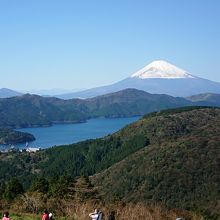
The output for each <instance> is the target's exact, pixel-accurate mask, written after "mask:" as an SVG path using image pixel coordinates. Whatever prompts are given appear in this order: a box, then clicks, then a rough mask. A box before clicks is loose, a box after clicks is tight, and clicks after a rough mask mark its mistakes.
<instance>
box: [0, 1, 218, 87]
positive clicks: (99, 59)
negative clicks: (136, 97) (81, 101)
mask: <svg viewBox="0 0 220 220" xmlns="http://www.w3.org/2000/svg"><path fill="white" fill-rule="evenodd" d="M219 8H220V2H219V1H218V0H212V1H199V0H195V1H190V0H186V1H175V0H167V1H163V0H156V1H144V0H137V1H131V0H121V1H117V0H112V1H109V2H107V1H101V0H96V1H89V0H84V1H80V2H76V1H70V0H64V1H58V0H53V1H52V0H48V1H43V0H39V1H28V0H20V1H15V0H9V1H1V2H0V30H1V35H0V60H1V65H0V77H1V81H0V88H2V87H6V88H10V89H15V90H22V91H23V90H32V89H53V88H62V89H78V88H92V87H96V86H102V85H107V84H111V83H114V82H117V81H119V80H122V79H124V78H126V77H128V76H130V75H132V74H133V73H135V72H136V71H137V70H139V69H141V68H142V67H144V66H146V65H147V64H149V63H150V62H152V61H153V60H158V59H162V60H167V61H168V62H171V63H173V64H175V65H176V66H178V67H180V68H183V69H184V70H187V71H189V72H190V73H192V74H194V75H196V76H199V77H202V78H206V79H210V80H213V81H220V74H219V69H220V68H219V61H220V26H219V21H220V14H219Z"/></svg>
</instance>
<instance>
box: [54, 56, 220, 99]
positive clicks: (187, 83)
mask: <svg viewBox="0 0 220 220" xmlns="http://www.w3.org/2000/svg"><path fill="white" fill-rule="evenodd" d="M126 88H135V89H139V90H143V91H146V92H149V93H153V94H168V95H171V96H175V97H176V96H180V97H187V96H191V95H195V94H200V93H220V83H219V82H213V81H210V80H207V79H203V78H199V77H197V76H194V75H192V74H190V73H188V72H187V71H185V70H182V69H180V68H178V67H176V66H174V65H172V64H170V63H168V62H166V61H162V60H159V61H154V62H152V63H150V64H149V65H147V66H145V67H144V68H143V69H141V70H139V71H137V72H136V73H134V74H132V75H131V76H130V77H128V78H126V79H124V80H121V81H119V82H117V83H114V84H112V85H108V86H102V87H97V88H92V89H88V90H84V91H80V92H74V93H67V94H63V95H57V96H56V97H58V98H62V99H71V98H91V97H95V96H99V95H103V94H107V93H112V92H117V91H120V90H123V89H126Z"/></svg>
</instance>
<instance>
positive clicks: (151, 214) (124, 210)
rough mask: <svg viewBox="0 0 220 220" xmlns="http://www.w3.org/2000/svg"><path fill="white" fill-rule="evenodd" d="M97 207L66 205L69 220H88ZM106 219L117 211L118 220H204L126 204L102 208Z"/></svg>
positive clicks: (190, 214) (180, 212)
mask: <svg viewBox="0 0 220 220" xmlns="http://www.w3.org/2000/svg"><path fill="white" fill-rule="evenodd" d="M94 208H95V207H94V206H93V205H92V204H80V205H79V204H66V209H65V213H66V216H67V217H68V218H69V219H76V220H87V219H89V217H88V214H89V213H90V212H92V211H93V209H94ZM100 209H101V211H102V212H103V213H104V216H105V218H104V219H108V216H109V214H110V212H111V211H115V216H116V219H117V220H175V219H176V218H177V217H182V218H183V219H185V220H204V218H203V217H201V216H198V215H196V214H194V213H192V212H188V211H182V210H168V209H166V208H164V207H161V206H146V205H144V204H126V205H121V204H118V205H117V206H116V205H114V206H110V207H105V206H103V207H100Z"/></svg>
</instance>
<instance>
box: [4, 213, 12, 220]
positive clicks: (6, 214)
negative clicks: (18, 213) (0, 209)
mask: <svg viewBox="0 0 220 220" xmlns="http://www.w3.org/2000/svg"><path fill="white" fill-rule="evenodd" d="M2 220H10V218H9V212H4V214H3V218H2Z"/></svg>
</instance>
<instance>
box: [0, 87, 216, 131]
mask: <svg viewBox="0 0 220 220" xmlns="http://www.w3.org/2000/svg"><path fill="white" fill-rule="evenodd" d="M201 96H204V97H206V99H203V101H201ZM219 97H220V95H217V94H215V95H214V94H213V95H212V96H211V95H209V96H207V95H205V94H204V95H199V96H198V97H197V98H196V96H193V97H189V98H188V99H185V98H180V97H172V96H169V95H159V94H150V93H147V92H144V91H141V90H137V89H125V90H122V91H119V92H115V93H110V94H106V95H102V96H98V97H95V98H88V99H70V100H63V99H58V98H54V97H42V96H37V95H30V94H26V95H23V96H18V97H11V98H5V99H0V112H1V114H0V126H2V127H10V128H20V127H36V126H51V125H52V124H53V123H79V122H85V121H86V120H87V119H90V118H96V117H107V118H117V117H132V116H137V115H144V114H146V113H149V112H154V111H160V110H163V109H169V108H177V107H183V106H198V105H202V106H220V100H219V99H220V98H219ZM196 100H198V101H196Z"/></svg>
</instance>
